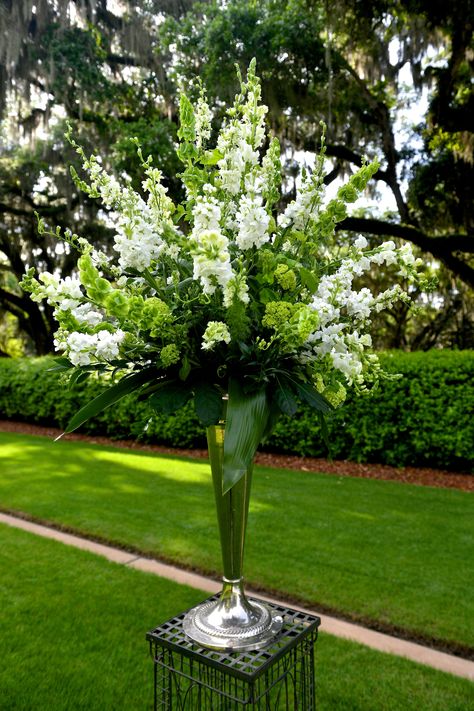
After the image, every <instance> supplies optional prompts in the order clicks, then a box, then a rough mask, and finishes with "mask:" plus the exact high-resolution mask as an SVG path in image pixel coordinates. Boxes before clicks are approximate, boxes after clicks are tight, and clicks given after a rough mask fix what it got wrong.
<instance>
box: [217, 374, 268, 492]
mask: <svg viewBox="0 0 474 711" xmlns="http://www.w3.org/2000/svg"><path fill="white" fill-rule="evenodd" d="M269 414H270V405H269V402H268V398H267V394H266V392H265V390H259V391H258V392H256V393H252V394H250V395H247V394H246V393H244V391H243V389H242V386H241V384H240V383H239V382H238V381H237V380H235V378H231V379H230V381H229V400H228V403H227V412H226V424H225V437H224V476H223V482H222V492H223V493H224V494H225V493H226V492H227V491H229V489H231V488H232V487H233V486H234V484H236V483H237V482H238V481H239V480H240V479H241V478H242V477H243V476H244V474H245V472H246V471H247V469H248V468H249V466H250V465H251V463H252V460H253V458H254V456H255V452H256V451H257V447H258V445H259V444H260V441H261V439H262V436H263V433H264V432H265V428H266V425H267V422H268V417H269Z"/></svg>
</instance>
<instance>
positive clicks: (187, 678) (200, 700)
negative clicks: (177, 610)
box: [147, 598, 321, 711]
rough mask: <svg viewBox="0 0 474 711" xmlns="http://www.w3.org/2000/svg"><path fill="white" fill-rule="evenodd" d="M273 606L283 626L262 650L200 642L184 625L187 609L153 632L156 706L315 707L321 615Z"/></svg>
mask: <svg viewBox="0 0 474 711" xmlns="http://www.w3.org/2000/svg"><path fill="white" fill-rule="evenodd" d="M210 599H213V598H210ZM267 604H269V603H267ZM271 607H272V608H274V609H275V610H276V611H277V612H278V614H279V615H281V616H282V617H283V629H282V631H281V632H280V633H279V635H278V636H277V637H276V639H275V641H274V642H273V643H272V644H271V645H270V646H269V647H266V648H265V649H261V650H258V651H251V652H226V651H225V650H221V651H213V650H211V649H205V648H203V647H199V646H198V645H196V644H195V643H194V642H192V641H191V640H190V639H189V638H188V637H187V636H186V635H185V633H184V631H183V618H184V615H185V614H186V613H184V612H183V613H182V614H181V615H178V616H176V617H174V618H173V619H171V620H168V622H165V623H164V624H162V625H160V626H159V627H157V628H156V629H154V630H152V631H151V632H149V633H148V634H147V639H148V640H149V642H150V651H151V654H152V656H153V659H154V672H155V705H154V708H155V711H241V710H242V709H243V710H245V711H250V710H251V711H314V709H315V708H316V706H315V680H314V645H315V643H316V639H317V636H318V627H319V625H320V622H321V620H320V618H319V617H314V616H312V615H306V614H304V613H301V612H298V611H296V610H292V609H289V608H286V607H281V606H279V605H273V604H272V605H271Z"/></svg>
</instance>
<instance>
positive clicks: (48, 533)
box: [0, 513, 474, 681]
mask: <svg viewBox="0 0 474 711" xmlns="http://www.w3.org/2000/svg"><path fill="white" fill-rule="evenodd" d="M0 523H4V524H7V525H8V526H13V527H15V528H21V529H23V530H24V531H29V532H30V533H34V534H36V535H38V536H43V537H45V538H51V539H53V540H56V541H60V542H61V543H64V544H66V545H69V546H74V547H75V548H80V549H82V550H86V551H90V552H91V553H95V554H96V555H101V556H103V557H104V558H107V560H110V561H112V562H114V563H119V564H122V565H127V566H129V567H130V568H136V569H137V570H142V571H144V572H146V573H153V574H154V575H159V576H160V577H162V578H167V579H168V580H173V581H175V582H176V583H180V584H182V585H189V586H190V587H193V588H197V589H199V590H203V591H205V592H207V593H216V592H218V591H219V590H220V587H221V586H220V584H219V583H217V582H216V581H214V580H211V579H210V578H206V577H204V576H203V575H198V574H196V573H192V572H189V571H187V570H182V569H181V568H177V567H175V566H172V565H167V564H165V563H160V562H159V561H157V560H154V559H151V558H142V557H140V556H136V555H134V554H132V553H127V552H126V551H123V550H120V549H119V548H113V547H112V546H106V545H103V544H101V543H95V542H94V541H90V540H88V539H87V538H82V537H80V536H74V535H71V534H69V533H63V532H62V531H58V530H56V529H54V528H49V527H48V526H43V525H39V524H37V523H32V522H30V521H25V520H24V519H21V518H17V517H16V516H11V515H8V514H3V513H0ZM248 592H249V593H251V591H250V590H249V591H248ZM258 597H260V598H262V599H265V600H268V601H270V602H277V603H279V604H282V601H281V600H275V598H271V597H268V596H265V595H262V594H260V593H258ZM283 604H284V603H283ZM292 607H293V608H295V609H297V610H302V611H303V612H309V613H310V614H312V615H315V614H316V615H319V617H321V630H322V631H323V632H327V633H328V634H332V635H335V636H337V637H344V638H345V639H349V640H352V641H354V642H359V643H360V644H365V645H367V646H368V647H372V649H376V650H378V651H380V652H388V653H390V654H396V655H398V656H400V657H406V658H407V659H410V660H411V661H414V662H418V663H419V664H426V665H428V666H430V667H433V668H435V669H439V670H440V671H443V672H448V673H449V674H455V675H456V676H460V677H464V678H466V679H470V680H472V681H474V662H471V661H469V660H467V659H461V658H460V657H455V656H453V655H451V654H446V653H445V652H438V651H437V650H435V649H430V648H429V647H424V646H423V645H421V644H416V643H414V642H408V641H406V640H403V639H399V638H398V637H391V636H390V635H387V634H382V633H381V632H375V631H374V630H370V629H367V628H366V627H362V626H361V625H356V624H353V623H351V622H345V621H343V620H339V619H337V618H336V617H331V616H329V615H325V614H320V613H319V612H317V611H315V610H308V609H307V608H303V607H298V606H297V605H292Z"/></svg>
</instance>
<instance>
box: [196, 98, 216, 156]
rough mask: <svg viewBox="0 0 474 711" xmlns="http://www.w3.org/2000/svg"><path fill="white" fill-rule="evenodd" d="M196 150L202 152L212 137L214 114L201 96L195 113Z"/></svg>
mask: <svg viewBox="0 0 474 711" xmlns="http://www.w3.org/2000/svg"><path fill="white" fill-rule="evenodd" d="M195 121H196V123H195V129H194V130H195V131H196V148H197V149H198V150H201V149H202V148H203V146H205V145H206V143H207V142H208V140H209V139H210V137H211V121H212V112H211V109H210V108H209V104H208V103H207V101H206V100H205V98H204V96H203V95H201V96H200V97H199V99H198V102H197V105H196V112H195Z"/></svg>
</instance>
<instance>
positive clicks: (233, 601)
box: [183, 578, 283, 651]
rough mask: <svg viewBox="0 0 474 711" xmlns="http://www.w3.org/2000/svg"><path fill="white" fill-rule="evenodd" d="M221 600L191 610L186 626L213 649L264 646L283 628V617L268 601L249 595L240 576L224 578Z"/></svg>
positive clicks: (194, 639)
mask: <svg viewBox="0 0 474 711" xmlns="http://www.w3.org/2000/svg"><path fill="white" fill-rule="evenodd" d="M223 582H224V586H223V589H222V592H221V595H220V597H219V599H218V600H211V601H207V602H205V603H203V604H202V605H198V606H197V607H194V608H193V609H192V610H190V611H189V612H188V613H187V614H186V616H185V618H184V620H183V629H184V631H185V633H186V634H187V635H188V637H190V638H191V639H192V640H193V641H194V642H197V643H198V644H200V645H202V646H203V647H209V648H211V649H228V650H235V651H244V650H250V649H262V648H263V647H266V646H267V645H268V644H270V643H271V642H272V641H273V640H274V638H275V635H276V634H278V632H280V630H281V628H282V625H283V618H282V617H281V616H280V615H278V614H277V613H276V612H275V611H274V610H273V609H271V608H270V607H267V606H266V605H265V604H264V603H262V602H260V601H257V600H252V599H250V600H249V599H248V598H247V597H246V596H245V593H244V591H243V584H242V578H240V580H227V579H226V578H224V579H223Z"/></svg>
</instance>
